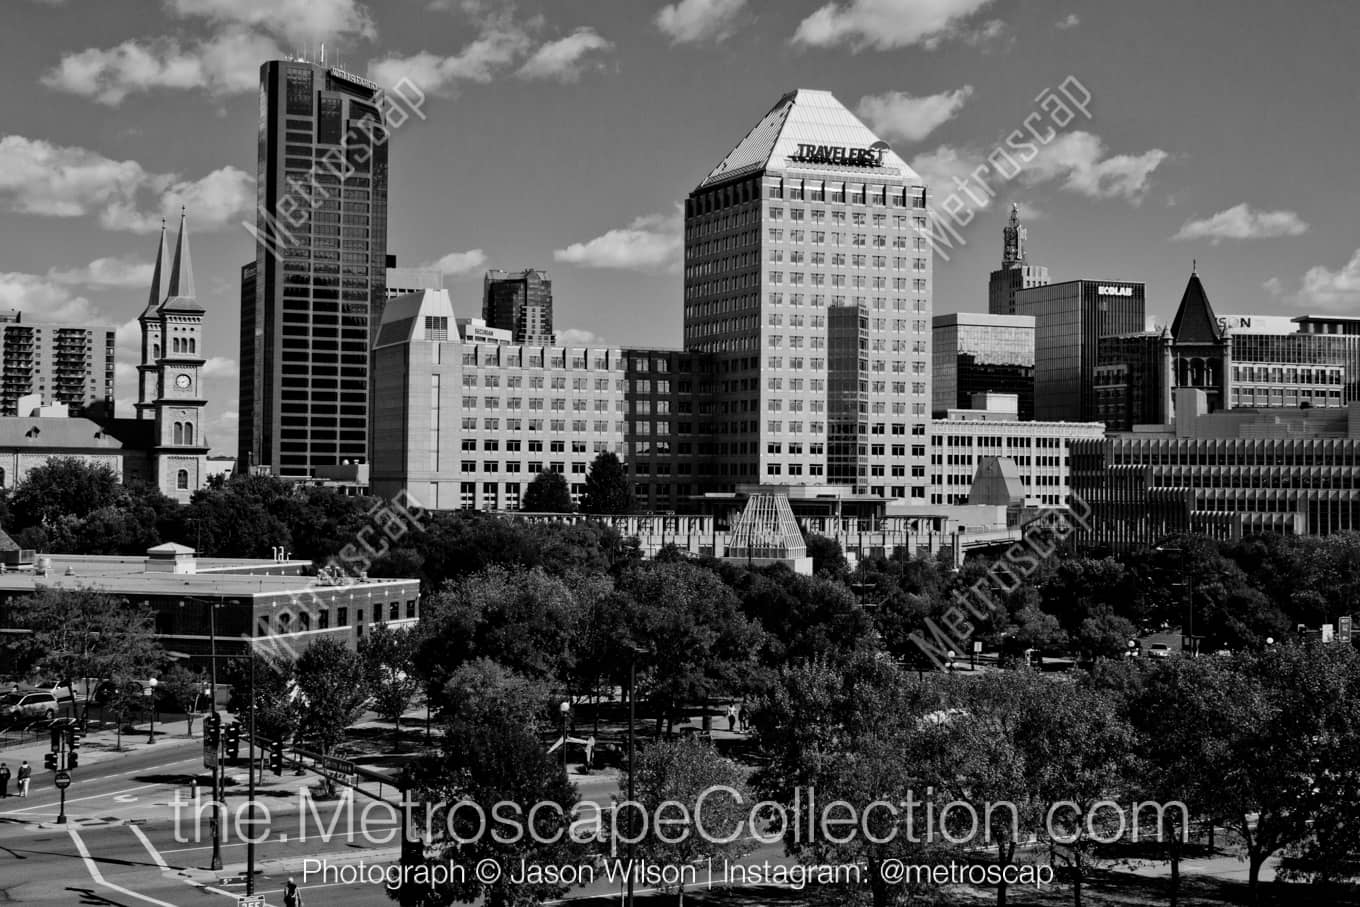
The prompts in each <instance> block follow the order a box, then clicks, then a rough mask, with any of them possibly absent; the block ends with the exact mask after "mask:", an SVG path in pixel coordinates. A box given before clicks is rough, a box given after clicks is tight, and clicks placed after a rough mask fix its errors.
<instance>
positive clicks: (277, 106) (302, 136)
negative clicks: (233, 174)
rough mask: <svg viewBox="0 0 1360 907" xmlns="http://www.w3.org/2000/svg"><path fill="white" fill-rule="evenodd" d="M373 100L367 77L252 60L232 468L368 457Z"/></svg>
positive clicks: (377, 223) (375, 153) (379, 160)
mask: <svg viewBox="0 0 1360 907" xmlns="http://www.w3.org/2000/svg"><path fill="white" fill-rule="evenodd" d="M380 105H381V98H380V96H379V92H378V87H377V86H376V85H375V84H373V83H371V82H369V81H368V80H366V79H362V78H359V77H357V76H354V75H351V74H349V73H346V72H344V71H342V70H339V69H336V68H333V67H327V66H325V65H322V64H317V63H310V62H305V61H300V60H277V61H272V62H269V63H265V64H264V65H263V66H262V67H261V68H260V125H259V156H258V164H259V168H258V183H257V191H258V211H257V230H256V255H255V270H254V272H253V273H248V272H243V274H242V304H241V320H242V325H241V335H242V342H241V346H242V349H241V365H242V368H241V394H240V416H241V422H240V426H241V428H240V450H239V461H238V462H239V468H240V469H242V470H245V469H249V468H252V467H267V468H269V469H270V471H272V472H274V473H275V474H283V475H306V474H310V473H312V472H313V471H314V470H315V469H316V468H317V467H319V466H328V465H333V464H336V463H339V462H341V461H344V460H350V461H359V462H362V461H365V460H366V459H367V456H368V433H367V425H368V408H369V387H368V384H369V382H368V369H369V364H368V363H369V348H370V345H371V342H372V340H373V339H374V335H375V332H376V330H377V325H378V323H379V322H380V320H381V316H382V308H383V305H384V302H385V298H386V291H385V279H386V260H387V179H388V171H387V161H388V149H387V133H386V131H385V128H384V123H383V117H382V114H381V112H380V111H381V106H380ZM252 284H253V287H252V286H251V285H252Z"/></svg>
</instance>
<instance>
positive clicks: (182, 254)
mask: <svg viewBox="0 0 1360 907" xmlns="http://www.w3.org/2000/svg"><path fill="white" fill-rule="evenodd" d="M196 295H197V294H196V293H195V292H194V265H193V262H192V261H191V260H190V258H189V219H188V215H187V214H186V213H185V210H184V209H183V208H180V209H179V238H178V239H176V240H175V262H174V264H173V265H171V266H170V285H169V287H168V288H167V291H166V296H167V297H171V296H184V297H187V298H189V299H193V298H194V297H195V296H196Z"/></svg>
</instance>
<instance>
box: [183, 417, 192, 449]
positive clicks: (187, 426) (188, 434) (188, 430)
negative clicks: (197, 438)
mask: <svg viewBox="0 0 1360 907" xmlns="http://www.w3.org/2000/svg"><path fill="white" fill-rule="evenodd" d="M184 443H185V444H192V443H194V426H193V423H192V422H185V423H184Z"/></svg>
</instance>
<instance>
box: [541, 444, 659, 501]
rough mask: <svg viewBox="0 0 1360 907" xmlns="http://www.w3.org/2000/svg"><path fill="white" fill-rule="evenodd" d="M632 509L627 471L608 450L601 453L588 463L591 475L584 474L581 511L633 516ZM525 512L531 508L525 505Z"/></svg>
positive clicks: (631, 494)
mask: <svg viewBox="0 0 1360 907" xmlns="http://www.w3.org/2000/svg"><path fill="white" fill-rule="evenodd" d="M540 475H543V474H542V473H540ZM535 481H537V480H535ZM532 487H533V486H532V485H531V486H530V488H532ZM634 506H635V503H634V500H633V483H632V482H630V481H628V471H627V470H626V469H624V466H623V462H622V461H621V460H620V459H619V458H618V456H617V455H615V454H613V453H611V452H610V451H607V450H606V451H603V452H601V453H600V454H599V455H597V456H596V457H595V461H594V462H593V463H591V464H590V472H588V473H587V474H586V490H585V494H584V495H583V496H582V497H581V512H582V513H597V514H611V513H632V512H633V507H634ZM525 509H526V510H528V509H530V508H529V507H528V505H527V504H526V506H525Z"/></svg>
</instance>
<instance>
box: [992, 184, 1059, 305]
mask: <svg viewBox="0 0 1360 907" xmlns="http://www.w3.org/2000/svg"><path fill="white" fill-rule="evenodd" d="M1028 239H1029V230H1028V229H1027V228H1026V227H1025V226H1024V225H1023V224H1021V223H1020V208H1019V206H1017V205H1011V217H1010V220H1009V221H1008V222H1007V224H1006V226H1005V227H1004V228H1003V229H1002V231H1001V267H1000V268H998V269H997V270H995V271H993V272H992V273H991V275H990V276H989V278H988V280H987V311H988V312H989V313H990V314H992V315H1014V314H1016V311H1015V294H1016V293H1017V292H1019V291H1020V290H1027V289H1029V288H1030V287H1041V286H1044V285H1045V284H1047V283H1048V268H1045V267H1044V266H1043V265H1031V264H1030V263H1029V259H1028V258H1027V257H1026V254H1025V242H1026V241H1027V240H1028Z"/></svg>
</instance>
